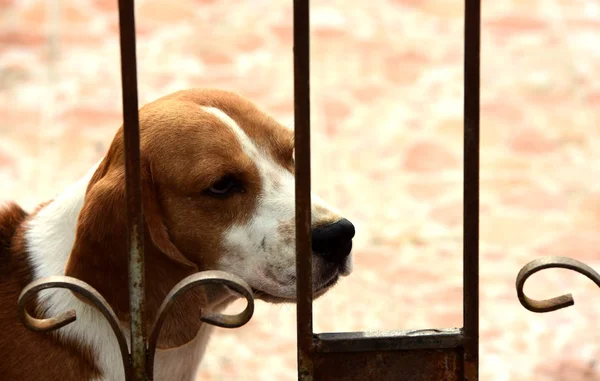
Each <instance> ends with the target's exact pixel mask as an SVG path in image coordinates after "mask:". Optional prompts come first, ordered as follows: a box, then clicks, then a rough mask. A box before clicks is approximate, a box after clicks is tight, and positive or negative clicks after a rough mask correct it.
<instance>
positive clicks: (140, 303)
mask: <svg viewBox="0 0 600 381" xmlns="http://www.w3.org/2000/svg"><path fill="white" fill-rule="evenodd" d="M309 8H310V7H309V1H308V0H294V18H293V19H294V111H295V148H296V242H297V244H296V269H297V273H298V277H297V299H298V300H297V304H298V308H297V337H298V379H299V380H302V381H309V380H336V381H337V380H340V381H342V380H382V381H385V380H404V381H410V380H443V381H454V380H468V381H475V380H478V371H479V369H478V368H479V349H478V347H479V295H478V294H479V75H480V70H479V66H480V57H479V52H480V24H481V4H480V0H465V18H464V19H465V39H464V42H465V43H464V184H463V192H464V193H463V194H464V210H463V214H464V220H463V224H464V237H463V321H464V327H463V328H461V329H443V328H433V329H417V330H412V331H393V332H386V333H370V332H351V333H321V334H314V332H313V324H312V322H313V319H312V301H313V295H312V288H311V285H312V279H311V278H312V274H311V267H312V266H311V265H312V258H311V255H310V254H311V252H312V250H311V226H310V221H311V207H310V206H311V193H310V189H311V176H310V66H309V62H310V58H309V46H310V37H309ZM119 21H120V48H121V75H122V93H123V118H124V138H125V168H126V177H127V180H126V193H127V216H128V229H129V239H128V247H129V295H130V312H131V322H130V327H131V328H130V333H131V336H130V347H131V351H129V350H128V343H127V338H126V337H125V335H124V334H123V332H122V331H121V329H120V327H119V323H118V320H117V318H116V316H115V314H114V313H113V311H112V309H111V308H110V306H109V305H108V304H107V302H106V301H105V300H104V298H103V297H102V296H101V295H100V294H98V292H96V291H95V290H94V289H93V288H91V287H90V286H89V285H87V284H85V283H84V282H81V281H79V280H77V279H74V278H69V277H64V276H54V277H50V278H44V279H39V280H37V281H35V282H33V283H31V284H30V285H28V286H27V287H26V288H25V289H24V290H23V292H22V293H21V296H20V297H19V308H20V315H21V318H22V320H23V322H24V324H26V325H27V326H28V327H29V328H31V329H34V330H38V331H51V330H55V329H59V328H61V327H63V326H65V325H67V324H69V323H72V322H73V321H74V320H75V311H73V310H71V311H67V312H65V313H63V314H61V315H60V316H57V317H53V318H49V319H36V318H34V317H32V316H30V315H29V314H28V313H27V311H26V310H25V305H26V302H27V300H28V299H29V298H30V297H31V296H33V294H35V293H36V292H38V291H40V290H42V289H47V288H55V287H58V288H67V289H70V290H71V291H73V292H76V293H78V294H80V295H82V296H83V297H85V298H87V299H89V300H90V301H91V302H92V303H94V304H95V305H96V306H97V307H98V308H99V309H100V311H101V312H102V313H103V315H104V316H105V317H106V318H107V319H108V320H109V322H110V324H111V326H112V328H113V330H114V332H115V335H116V337H117V339H118V343H119V346H120V349H121V353H122V358H123V364H124V369H125V373H126V375H125V379H126V380H128V381H129V380H131V381H146V380H152V379H153V376H152V374H153V363H154V361H153V360H154V353H155V348H156V341H157V338H158V334H159V333H160V329H161V325H162V321H163V319H164V317H165V316H166V313H168V310H169V307H170V305H171V304H172V303H173V302H174V300H175V299H176V298H177V297H178V296H180V295H181V294H182V293H185V292H186V291H187V290H189V289H190V288H192V287H196V286H202V285H205V284H208V283H219V284H222V285H225V286H227V287H230V288H232V289H233V290H235V291H236V292H238V293H239V294H241V295H243V296H244V297H245V298H246V300H247V303H248V304H247V307H246V309H245V310H244V311H242V312H241V313H240V314H238V315H235V316H228V315H219V314H217V315H202V316H201V319H202V321H204V322H205V323H208V324H213V325H217V326H220V327H227V328H235V327H239V326H241V325H243V324H245V323H246V322H247V321H248V320H249V319H250V318H251V317H252V313H253V309H254V302H253V297H252V292H251V290H250V288H249V287H248V285H247V284H246V283H245V282H244V281H243V280H242V279H240V278H238V277H236V276H234V275H232V274H228V273H224V272H219V271H206V272H200V273H197V274H194V275H192V276H190V277H188V278H186V279H184V280H182V281H181V282H180V283H179V284H178V285H176V286H175V287H174V288H173V290H172V291H171V292H170V293H169V295H168V296H167V298H166V299H165V301H164V302H163V304H162V306H161V308H160V310H159V313H158V316H157V318H156V321H155V322H154V325H153V328H152V329H151V331H150V334H149V335H147V334H146V332H145V326H144V324H143V322H144V316H145V311H144V290H145V288H144V248H143V239H142V237H143V211H142V203H141V176H140V147H139V119H138V96H137V95H138V94H137V74H136V50H135V49H136V43H135V19H134V0H119ZM526 275H527V274H526ZM596 275H597V274H596ZM598 278H599V279H600V277H598ZM525 279H526V277H525ZM523 283H524V279H523ZM521 294H522V292H521ZM523 297H524V296H523ZM524 298H525V297H524Z"/></svg>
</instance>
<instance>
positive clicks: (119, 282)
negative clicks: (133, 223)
mask: <svg viewBox="0 0 600 381" xmlns="http://www.w3.org/2000/svg"><path fill="white" fill-rule="evenodd" d="M142 195H143V196H142V197H143V207H144V219H145V222H146V224H145V243H146V245H145V251H146V254H150V253H154V252H155V251H158V252H160V253H162V254H164V255H166V257H167V258H169V259H170V260H171V262H174V263H176V264H179V265H185V267H186V268H187V269H188V270H191V268H194V269H195V270H196V271H197V267H196V266H195V265H194V264H193V263H192V262H190V261H189V260H188V259H186V258H185V256H184V255H183V254H182V253H181V252H180V251H179V250H178V249H177V247H176V246H175V245H174V244H173V242H172V241H171V239H170V238H169V234H168V232H167V229H166V227H165V225H164V222H163V219H162V217H161V215H160V206H159V205H158V203H157V196H156V191H155V187H154V184H153V183H152V177H151V175H150V173H149V170H148V169H147V168H144V167H143V168H142ZM127 234H128V227H127V205H126V197H125V168H124V166H123V165H119V166H115V165H110V163H109V161H108V159H106V158H105V159H104V161H103V162H102V163H101V164H100V167H99V168H98V169H97V170H96V172H95V173H94V175H93V176H92V179H91V180H90V184H89V186H88V189H87V192H86V195H85V200H84V203H83V207H82V209H81V212H80V214H79V218H78V222H77V230H76V232H75V242H74V244H73V249H72V250H71V254H70V256H69V259H68V261H67V265H66V269H65V275H67V276H72V277H75V278H78V279H81V280H83V281H85V282H87V283H89V284H90V285H92V287H94V288H96V289H97V290H98V291H99V292H100V293H101V294H103V295H106V297H107V299H108V301H109V303H110V304H111V305H113V308H115V309H121V308H123V309H124V310H125V311H126V310H127V309H128V296H127V291H126V290H127V279H128V271H127V268H128V253H127V243H126V242H127ZM150 245H151V247H149V246H150ZM146 258H147V259H150V258H149V255H146ZM115 290H118V295H116V294H115V292H114V291H115ZM111 291H113V292H111ZM108 294H113V295H111V296H109V295H108Z"/></svg>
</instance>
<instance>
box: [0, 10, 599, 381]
mask: <svg viewBox="0 0 600 381" xmlns="http://www.w3.org/2000/svg"><path fill="white" fill-rule="evenodd" d="M116 3H117V1H116V0H112V1H106V0H97V1H91V0H60V1H59V0H48V1H36V0H21V1H16V0H0V200H8V199H14V200H17V201H19V202H20V203H21V204H22V205H23V206H25V207H27V208H33V207H34V206H35V205H36V204H38V203H40V202H41V201H44V200H46V199H49V198H50V197H52V196H53V195H54V194H55V193H57V192H60V191H61V189H63V187H65V186H66V185H67V184H69V183H71V182H73V181H75V180H76V179H77V178H78V177H80V176H81V175H83V174H84V172H85V171H86V170H87V169H88V168H89V167H90V166H91V165H92V164H93V163H95V162H96V161H97V160H98V159H99V158H100V157H101V156H102V155H103V154H104V152H105V150H106V149H107V146H108V144H109V143H110V141H111V140H112V138H113V136H114V133H115V131H116V129H117V128H118V126H119V125H120V123H121V93H120V66H119V45H118V35H117V33H118V19H117V13H116ZM136 4H137V28H138V51H137V53H138V69H139V77H138V78H139V94H140V104H144V103H146V102H148V101H150V100H153V99H155V98H157V97H160V96H162V95H165V94H167V93H170V92H173V91H176V90H179V89H183V88H189V87H218V88H224V89H228V90H233V91H236V92H239V93H241V94H243V95H245V96H247V97H249V98H250V99H251V100H253V101H254V102H256V103H257V104H258V105H260V106H261V107H263V108H265V109H266V110H268V111H269V112H270V113H271V114H273V115H274V116H275V117H277V118H278V119H279V120H280V121H282V122H283V123H285V124H288V125H290V126H291V125H293V103H292V102H293V76H292V1H291V0H286V1H283V0H269V1H266V0H246V1H241V0H238V1H232V0H220V1H216V0H214V1H207V0H205V1H199V0H196V1H193V0H177V1H167V0H145V1H144V0H138V1H136ZM311 7H312V8H311V17H312V19H311V22H312V37H313V38H312V66H311V68H312V82H311V87H312V121H313V124H312V126H313V134H312V143H313V188H314V189H315V190H316V191H317V192H318V193H319V194H320V195H321V196H322V197H323V198H325V199H327V200H328V201H330V202H331V203H333V204H335V205H336V206H338V207H339V208H340V209H342V210H343V211H344V212H345V213H346V214H347V215H348V216H349V217H350V219H352V220H353V221H354V222H355V223H356V225H357V237H356V243H355V258H356V266H355V272H354V273H353V274H352V275H351V276H350V277H349V278H346V279H344V280H343V281H342V282H341V283H340V284H339V286H338V287H337V288H336V289H335V290H334V291H332V292H331V293H329V294H328V295H326V296H325V297H323V298H322V299H320V300H319V301H317V302H316V303H315V312H314V315H315V331H317V332H323V331H356V330H380V329H411V328H432V327H460V326H461V325H462V304H461V303H462V302H461V300H462V263H461V257H462V252H461V247H462V243H461V242H462V238H461V237H462V228H461V223H462V216H461V213H462V188H461V187H462V173H461V171H462V101H463V100H462V95H463V89H462V80H463V75H462V70H463V69H462V57H463V11H464V9H463V4H462V2H461V1H460V0H453V1H449V0H378V1H361V2H359V1H341V0H313V1H312V2H311ZM483 20H484V21H483V33H482V44H483V48H482V73H481V75H482V89H481V111H482V117H481V133H482V137H481V280H480V282H481V292H480V295H481V321H480V326H481V380H485V381H504V380H511V381H513V380H517V381H558V380H561V381H562V380H568V381H579V380H600V370H598V365H597V363H596V360H597V359H599V358H600V347H599V346H600V335H599V333H600V329H599V327H598V326H597V324H596V323H597V321H598V320H599V318H600V303H597V301H598V300H600V295H599V292H598V290H597V289H596V288H595V287H594V285H593V284H592V283H591V282H590V281H588V280H587V279H585V278H583V277H581V276H578V275H577V274H573V273H569V272H565V271H560V270H552V271H548V272H546V273H544V274H542V275H539V276H536V277H534V278H533V279H532V280H531V281H530V284H528V287H526V291H527V292H528V293H529V294H530V296H532V297H537V298H545V297H552V296H556V295H558V294H562V293H565V292H573V293H574V296H575V300H576V305H575V306H574V307H571V308H568V309H565V310H561V311H557V312H553V313H550V314H533V313H530V312H528V311H526V310H525V309H524V308H522V307H521V305H520V304H519V302H518V300H517V298H516V292H515V288H514V282H515V277H516V275H517V273H518V271H519V270H520V268H521V267H522V266H523V265H524V264H526V263H527V262H528V261H529V260H532V259H535V258H537V257H539V256H542V255H568V256H572V257H574V258H576V259H579V260H582V261H584V262H586V263H587V264H589V265H591V266H592V267H595V268H596V269H600V234H599V231H600V112H599V108H600V2H599V1H597V0H588V1H583V0H543V1H542V0H512V1H508V0H507V1H485V2H484V4H483ZM295 337H296V332H295V309H294V306H292V305H284V306H272V305H267V304H264V303H258V304H257V310H256V313H255V317H254V318H253V320H252V321H251V322H250V323H249V324H248V325H246V326H245V327H243V328H240V329H236V330H224V329H220V330H218V331H217V333H216V334H215V335H214V336H213V339H212V341H211V344H210V346H209V350H208V355H207V356H206V357H205V361H204V363H203V365H202V370H201V372H200V374H199V375H198V380H228V381H229V380H245V381H252V380H256V381H258V380H261V381H262V380H281V381H288V380H295V379H296V374H295V367H296V349H295Z"/></svg>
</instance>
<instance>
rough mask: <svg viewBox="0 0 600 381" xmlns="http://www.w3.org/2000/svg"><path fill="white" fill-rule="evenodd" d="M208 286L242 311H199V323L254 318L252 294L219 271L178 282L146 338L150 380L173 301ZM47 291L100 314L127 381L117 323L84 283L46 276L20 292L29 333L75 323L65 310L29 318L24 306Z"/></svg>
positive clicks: (126, 357) (237, 323) (231, 323)
mask: <svg viewBox="0 0 600 381" xmlns="http://www.w3.org/2000/svg"><path fill="white" fill-rule="evenodd" d="M208 284H220V285H223V286H226V287H228V288H229V289H230V290H232V291H234V292H235V293H237V294H239V295H241V296H242V297H244V298H245V299H246V302H247V305H246V308H245V309H244V310H243V311H242V312H240V313H239V314H237V315H225V314H220V313H210V312H205V311H202V312H201V314H200V320H201V321H203V322H204V323H206V324H210V325H215V326H218V327H223V328H238V327H241V326H243V325H244V324H246V323H247V322H248V321H249V320H250V319H251V318H252V315H253V314H254V297H253V294H252V290H251V288H250V286H248V284H246V282H244V281H243V280H242V279H241V278H239V277H237V276H235V275H233V274H229V273H226V272H223V271H204V272H199V273H196V274H193V275H190V276H189V277H187V278H185V279H183V280H182V281H181V282H179V283H178V284H177V285H176V286H175V287H173V289H172V290H171V292H169V294H168V295H167V297H166V298H165V300H164V301H163V303H162V305H161V307H160V309H159V311H158V314H157V317H156V320H155V322H154V324H153V327H152V330H151V331H150V336H149V337H148V341H147V356H148V362H147V363H148V371H147V372H148V375H149V376H150V379H152V375H153V373H154V372H153V370H154V355H155V353H156V344H157V341H158V337H159V335H160V330H161V328H162V324H163V322H164V320H165V318H166V316H167V314H168V313H169V310H170V308H171V306H172V305H173V303H174V302H175V300H177V298H178V297H179V296H181V295H182V294H184V293H186V292H187V291H189V290H190V289H192V288H195V287H197V286H204V285H208ZM51 288H64V289H68V290H70V291H72V292H75V293H77V294H79V295H80V296H82V297H84V298H85V299H87V300H88V301H90V302H91V303H92V304H93V305H94V306H96V308H98V309H99V310H100V312H101V313H102V315H104V317H105V318H106V320H107V321H108V322H109V324H110V327H111V328H112V330H113V332H114V333H115V336H116V338H117V341H118V344H119V349H120V351H121V356H122V360H123V369H124V371H125V380H126V381H129V380H131V374H132V372H131V361H130V353H129V348H128V345H127V340H126V338H125V335H124V334H123V331H122V330H121V327H120V325H119V320H118V318H117V316H116V315H115V313H114V311H113V310H112V308H111V307H110V305H109V304H108V302H107V301H106V300H105V299H104V298H103V297H102V295H100V293H99V292H98V291H96V290H95V289H94V288H93V287H92V286H90V285H88V284H87V283H85V282H83V281H81V280H79V279H76V278H72V277H68V276H58V275H57V276H50V277H46V278H41V279H38V280H36V281H34V282H32V283H30V284H29V285H27V287H25V288H24V289H23V291H22V292H21V295H19V299H18V308H19V317H20V319H21V321H22V322H23V324H25V326H26V327H27V328H29V329H31V330H33V331H39V332H51V331H54V330H57V329H59V328H62V327H64V326H66V325H68V324H71V323H73V322H74V321H75V320H76V319H77V314H76V312H75V310H68V311H65V312H62V313H60V314H59V315H58V316H54V317H50V318H45V319H38V318H35V317H33V316H31V315H30V314H29V312H28V311H27V308H26V307H27V304H28V302H29V301H30V300H31V299H32V297H33V296H35V294H37V293H38V292H40V291H42V290H46V289H51Z"/></svg>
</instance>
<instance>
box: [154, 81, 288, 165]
mask: <svg viewBox="0 0 600 381" xmlns="http://www.w3.org/2000/svg"><path fill="white" fill-rule="evenodd" d="M172 100H176V101H180V102H184V103H187V104H188V105H189V104H190V103H193V104H195V105H196V106H197V107H198V109H199V110H202V111H204V112H206V113H207V114H210V115H212V116H213V117H214V118H215V119H216V120H218V121H220V122H221V124H222V125H225V126H227V127H228V129H229V130H230V131H233V132H235V134H236V136H237V137H238V140H240V143H242V144H244V143H245V145H249V144H252V145H253V146H254V147H256V148H258V149H259V150H260V151H262V152H264V153H268V154H270V156H272V157H273V158H274V159H275V160H276V161H281V160H283V161H284V164H288V159H289V158H291V156H292V150H293V144H294V143H293V138H294V133H293V130H292V129H290V128H287V127H285V126H283V125H282V124H280V123H278V122H277V121H276V120H275V119H273V118H272V117H271V116H269V115H268V114H267V113H265V112H264V111H263V110H261V109H260V108H259V107H258V106H256V105H255V104H254V103H252V102H250V101H249V100H247V99H246V98H244V97H242V96H240V95H238V94H235V93H232V92H227V91H223V90H213V89H191V90H183V91H179V92H177V93H173V94H171V95H169V96H167V97H164V98H161V99H159V100H158V102H164V101H172Z"/></svg>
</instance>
